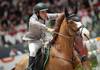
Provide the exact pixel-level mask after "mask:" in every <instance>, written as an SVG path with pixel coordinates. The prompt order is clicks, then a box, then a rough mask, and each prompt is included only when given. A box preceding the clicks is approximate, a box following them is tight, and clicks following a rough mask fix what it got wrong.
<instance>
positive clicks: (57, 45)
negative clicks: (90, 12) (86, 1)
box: [15, 10, 89, 70]
mask: <svg viewBox="0 0 100 70" xmlns="http://www.w3.org/2000/svg"><path fill="white" fill-rule="evenodd" d="M76 21H77V18H76V17H75V14H74V15H71V16H70V15H69V14H68V11H67V10H66V11H65V14H63V15H61V16H60V17H58V19H57V22H56V23H57V27H56V30H55V32H54V33H55V34H56V35H55V36H54V37H55V39H54V42H53V44H52V46H53V47H51V48H50V56H49V60H48V62H47V64H46V66H45V70H75V67H77V65H78V64H81V61H80V59H79V58H78V57H76V54H75V52H74V41H75V36H76V33H77V31H78V30H79V29H80V26H79V24H81V23H77V22H76ZM26 61H27V60H26ZM26 61H25V62H26ZM19 64H20V63H19ZM17 65H18V64H17ZM20 66H21V65H20ZM16 68H17V66H16V67H15V70H17V69H16ZM18 68H19V70H20V68H22V66H21V67H18ZM24 68H25V66H24ZM88 70H89V69H88Z"/></svg>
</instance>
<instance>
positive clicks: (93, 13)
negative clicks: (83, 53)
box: [0, 0, 100, 70]
mask: <svg viewBox="0 0 100 70" xmlns="http://www.w3.org/2000/svg"><path fill="white" fill-rule="evenodd" d="M71 1H72V2H74V1H75V0H71ZM38 2H44V3H46V4H47V5H48V7H49V10H48V12H50V13H54V12H62V8H63V5H65V4H66V2H67V0H0V70H10V69H11V68H13V66H14V65H15V64H16V63H17V62H18V61H19V60H20V59H21V57H22V56H24V55H26V54H27V53H28V47H27V42H25V41H23V40H22V36H23V35H24V34H25V33H26V32H27V29H28V21H29V17H30V16H31V15H32V12H33V7H34V5H35V4H36V3H38ZM78 4H79V9H78V15H79V16H80V17H81V21H82V23H83V25H84V26H85V27H86V28H87V29H89V31H90V33H91V39H90V40H89V41H88V42H87V47H88V48H91V46H93V45H94V47H96V48H94V49H92V51H93V50H97V49H100V39H99V37H100V0H78ZM54 21H55V20H52V21H50V22H49V23H50V24H49V25H48V26H49V27H53V26H54ZM90 41H91V43H90ZM94 41H96V42H95V43H94ZM90 54H91V53H90ZM93 54H94V55H95V56H97V57H96V58H95V59H96V60H97V63H98V64H99V63H100V59H99V58H100V53H98V52H93ZM96 65H97V64H96ZM96 65H94V67H96ZM99 67H100V66H99ZM99 69H100V68H99Z"/></svg>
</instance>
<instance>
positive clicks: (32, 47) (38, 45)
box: [28, 41, 42, 70]
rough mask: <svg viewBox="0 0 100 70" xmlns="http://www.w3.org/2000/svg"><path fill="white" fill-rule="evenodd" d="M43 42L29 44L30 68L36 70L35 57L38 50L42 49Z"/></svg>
mask: <svg viewBox="0 0 100 70" xmlns="http://www.w3.org/2000/svg"><path fill="white" fill-rule="evenodd" d="M41 45H42V43H41V41H35V42H29V43H28V46H29V52H30V53H29V65H28V66H29V68H31V69H32V70H34V64H35V56H36V54H37V52H38V50H39V49H40V48H41Z"/></svg>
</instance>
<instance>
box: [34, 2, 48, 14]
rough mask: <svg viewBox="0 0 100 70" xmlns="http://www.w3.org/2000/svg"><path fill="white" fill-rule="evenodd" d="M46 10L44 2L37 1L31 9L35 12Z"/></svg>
mask: <svg viewBox="0 0 100 70" xmlns="http://www.w3.org/2000/svg"><path fill="white" fill-rule="evenodd" d="M46 10H48V6H47V5H46V4H45V3H42V2H41V3H38V4H36V5H35V6H34V8H33V11H34V12H35V13H37V12H39V11H46Z"/></svg>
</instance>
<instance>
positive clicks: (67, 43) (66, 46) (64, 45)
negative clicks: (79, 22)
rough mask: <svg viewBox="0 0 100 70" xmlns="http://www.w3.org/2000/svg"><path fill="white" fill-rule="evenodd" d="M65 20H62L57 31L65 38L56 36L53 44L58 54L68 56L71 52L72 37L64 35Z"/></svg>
mask: <svg viewBox="0 0 100 70" xmlns="http://www.w3.org/2000/svg"><path fill="white" fill-rule="evenodd" d="M66 27H67V23H66V19H64V20H63V22H62V24H61V26H60V29H59V34H60V33H62V34H63V35H64V36H65V37H63V36H61V35H58V37H57V39H56V41H55V43H56V45H57V46H56V49H59V50H60V52H62V53H65V54H67V53H68V54H69V53H72V51H73V44H74V37H69V36H68V34H67V33H66Z"/></svg>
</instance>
